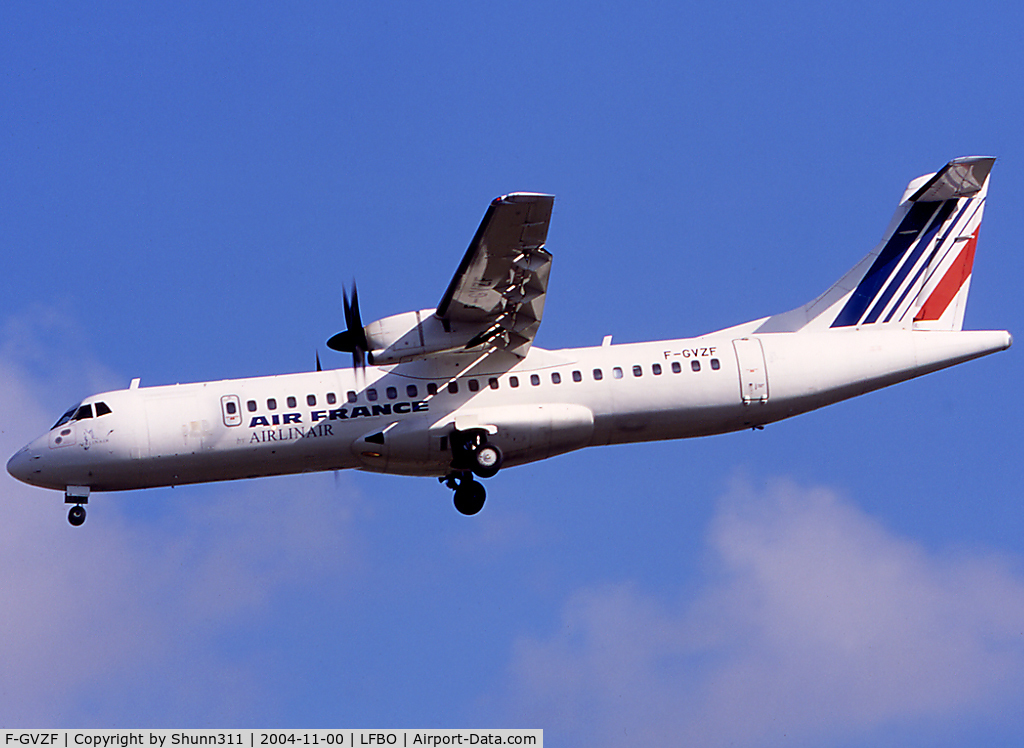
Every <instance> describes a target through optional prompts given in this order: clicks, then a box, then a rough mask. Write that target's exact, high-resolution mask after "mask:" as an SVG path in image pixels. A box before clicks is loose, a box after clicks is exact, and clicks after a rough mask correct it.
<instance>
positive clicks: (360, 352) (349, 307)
mask: <svg viewBox="0 0 1024 748" xmlns="http://www.w3.org/2000/svg"><path fill="white" fill-rule="evenodd" d="M341 298H342V302H343V303H344V306H345V324H346V325H347V326H348V329H347V330H344V331H343V332H339V333H338V334H337V335H334V336H333V337H331V339H330V340H328V341H327V347H328V348H330V349H331V350H334V351H341V352H342V353H351V354H352V366H353V367H354V368H360V369H361V368H363V367H365V366H366V353H367V351H368V350H369V348H370V344H369V342H368V341H367V340H366V330H364V329H363V320H362V315H360V314H359V292H358V291H357V290H356V283H355V281H352V300H351V302H350V301H349V298H348V293H347V292H346V291H345V289H344V287H342V289H341Z"/></svg>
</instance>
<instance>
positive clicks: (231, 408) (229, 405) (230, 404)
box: [224, 400, 238, 416]
mask: <svg viewBox="0 0 1024 748" xmlns="http://www.w3.org/2000/svg"><path fill="white" fill-rule="evenodd" d="M224 410H226V411H227V414H228V415H229V416H233V415H234V414H235V413H236V412H238V406H237V405H235V403H234V401H233V400H228V401H227V402H226V403H224Z"/></svg>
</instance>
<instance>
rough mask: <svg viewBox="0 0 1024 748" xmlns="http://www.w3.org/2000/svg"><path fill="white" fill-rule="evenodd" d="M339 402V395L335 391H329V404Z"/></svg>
mask: <svg viewBox="0 0 1024 748" xmlns="http://www.w3.org/2000/svg"><path fill="white" fill-rule="evenodd" d="M337 403H338V396H337V395H335V394H334V393H333V392H328V393H327V404H328V405H336V404H337Z"/></svg>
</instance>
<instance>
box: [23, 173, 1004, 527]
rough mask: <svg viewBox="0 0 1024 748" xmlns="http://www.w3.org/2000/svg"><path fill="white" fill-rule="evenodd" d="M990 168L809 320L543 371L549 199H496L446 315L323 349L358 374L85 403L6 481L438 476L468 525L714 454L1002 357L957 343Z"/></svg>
mask: <svg viewBox="0 0 1024 748" xmlns="http://www.w3.org/2000/svg"><path fill="white" fill-rule="evenodd" d="M994 162H995V159H994V158H989V157H982V156H971V157H966V158H958V159H956V160H954V161H950V162H949V163H948V164H946V166H944V167H943V168H942V169H941V170H940V171H939V172H937V173H935V174H928V175H925V176H922V177H918V178H917V179H914V180H913V181H911V182H910V184H909V185H908V186H907V189H906V191H905V192H904V194H903V197H902V198H901V200H900V203H899V206H898V207H897V208H896V214H895V215H894V216H893V218H892V221H891V222H890V224H889V227H888V230H887V231H886V233H885V235H884V237H883V239H882V241H881V243H879V244H878V246H877V247H875V248H874V249H873V250H872V251H871V252H870V253H868V255H867V256H866V257H864V259H862V260H861V261H860V262H858V263H857V264H856V265H855V266H854V267H853V269H852V270H850V271H849V272H848V273H847V274H846V275H844V276H843V277H842V278H840V279H839V281H837V282H836V283H835V284H834V285H833V286H832V287H831V288H829V289H828V290H827V291H825V293H823V294H822V295H821V296H819V297H818V298H817V299H815V300H813V301H811V302H809V303H807V304H804V305H803V306H801V307H799V308H797V309H794V310H792V311H789V312H785V313H783V314H776V315H773V316H770V317H763V318H761V319H757V320H753V321H751V322H746V323H744V324H741V325H737V326H735V327H730V328H726V329H724V330H719V331H717V332H711V333H708V334H706V335H701V336H700V337H697V338H689V339H679V340H659V341H654V342H649V343H631V344H626V345H612V344H611V336H608V337H606V338H605V340H604V342H603V343H602V345H600V346H595V347H589V348H567V349H562V350H543V349H541V348H538V347H537V346H534V345H532V343H533V339H534V336H535V335H536V333H537V328H538V327H539V326H540V321H541V316H542V313H543V311H544V299H545V294H546V293H547V286H548V274H549V271H550V267H551V255H550V254H549V253H548V252H547V250H546V249H545V247H544V244H545V241H546V239H547V233H548V223H549V221H550V218H551V210H552V206H553V204H554V198H553V197H552V196H551V195H541V194H535V193H527V192H517V193H512V194H509V195H505V196H503V197H499V198H497V199H495V200H494V201H493V202H492V203H491V205H490V207H489V208H488V209H487V212H486V214H485V215H484V218H483V222H482V223H481V224H480V228H479V229H478V230H477V232H476V235H475V236H474V237H473V240H472V242H471V243H470V245H469V249H468V250H467V251H466V254H465V256H464V257H463V258H462V262H461V264H460V265H459V267H458V270H457V271H456V273H455V277H454V278H453V279H452V281H451V283H450V285H449V286H448V289H447V290H446V291H445V292H444V295H443V296H442V297H441V303H440V304H438V305H437V308H436V309H423V310H420V311H413V312H405V313H403V314H397V315H394V316H392V317H385V318H384V319H380V320H377V321H376V322H371V323H370V324H368V325H364V324H363V322H362V318H361V315H360V312H359V297H358V294H357V293H356V289H355V286H354V284H353V287H352V292H351V298H350V297H349V295H348V293H345V292H343V305H344V315H345V321H346V324H347V329H346V330H345V331H344V332H340V333H338V334H337V335H335V336H334V337H332V338H331V339H330V340H329V341H328V346H329V347H330V348H332V349H334V350H338V351H343V352H348V353H351V354H352V356H353V366H352V367H351V368H349V367H347V366H346V367H343V368H338V369H334V370H328V371H322V370H320V365H319V356H318V357H317V371H314V372H307V373H299V374H287V375H281V376H271V377H257V378H252V379H230V380H224V381H219V382H200V383H195V384H177V385H171V386H160V387H141V386H140V384H139V380H138V379H134V380H132V383H131V386H130V387H129V388H128V389H126V390H118V391H115V392H104V393H102V394H99V395H93V396H91V397H87V398H86V399H85V400H83V401H82V402H81V403H78V404H76V405H74V406H73V407H71V408H69V409H68V411H67V412H66V413H64V415H62V416H61V417H60V419H59V420H58V421H57V423H55V424H54V426H53V428H51V429H50V431H49V432H47V433H46V434H44V435H43V436H40V437H39V438H38V439H36V440H35V441H33V442H31V443H30V444H28V445H27V446H26V447H24V448H23V449H22V450H21V451H19V452H18V453H17V454H15V455H14V456H13V457H12V458H11V459H10V461H9V462H8V463H7V469H8V471H9V472H10V473H11V475H13V476H14V477H16V478H18V479H19V480H22V481H24V482H26V483H30V484H32V485H36V486H42V487H44V488H51V489H57V490H62V491H64V497H65V499H64V500H65V502H66V503H68V504H71V505H72V506H71V508H70V511H69V513H68V519H69V521H70V522H71V524H72V525H80V524H82V522H84V521H85V508H84V506H83V505H84V504H86V503H87V502H88V499H89V496H90V494H91V492H94V491H96V492H98V491H122V490H130V489H138V488H149V487H153V486H175V485H182V484H186V483H201V482H205V481H221V480H235V479H240V478H255V477H259V476H267V475H281V474H286V473H300V472H310V471H317V470H342V469H346V468H354V469H357V470H369V471H374V472H382V473H398V474H403V475H421V476H435V477H438V478H439V479H440V480H441V481H442V482H444V483H446V484H447V485H448V487H449V488H451V489H453V490H454V492H455V507H456V508H457V509H458V510H459V511H460V512H462V513H463V514H475V513H477V512H478V511H480V509H481V508H482V507H483V504H484V498H485V491H484V487H483V485H482V484H481V483H480V482H479V481H478V480H476V478H488V477H490V476H493V475H494V474H495V473H497V472H498V470H499V469H505V468H509V467H513V466H515V465H522V464H524V463H528V462H533V461H535V460H541V459H544V458H546V457H551V456H553V455H557V454H561V453H564V452H570V451H572V450H576V449H581V448H583V447H591V446H597V445H607V444H622V443H626V442H641V441H652V440H658V439H681V438H686V437H695V436H707V435H710V434H721V433H725V432H730V431H737V430H740V429H749V428H760V427H762V426H764V425H765V424H767V423H771V422H773V421H778V420H781V419H783V418H789V417H790V416H795V415H797V414H798V413H805V412H807V411H810V410H814V409H815V408H821V407H823V406H825V405H829V404H831V403H835V402H838V401H840V400H845V399H847V398H850V397H854V396H855V395H861V394H864V393H866V392H870V391H872V390H876V389H879V388H881V387H886V386H888V385H891V384H895V383H897V382H902V381H904V380H907V379H911V378H913V377H918V376H921V375H922V374H927V373H929V372H932V371H935V370H937V369H942V368H945V367H947V366H953V365H954V364H959V363H962V362H964V361H968V360H970V359H974V358H978V357H979V356H984V355H987V354H989V353H995V352H996V351H1001V350H1004V349H1006V348H1008V347H1009V346H1010V343H1011V337H1010V334H1009V333H1008V332H1006V331H972V332H967V331H963V330H962V326H963V319H964V307H965V305H966V302H967V292H968V288H969V286H970V282H971V270H972V267H973V262H974V252H975V247H976V245H977V241H978V227H979V225H980V224H981V218H982V212H983V211H984V208H985V196H986V194H987V191H988V177H989V172H990V171H991V169H992V165H993V163H994Z"/></svg>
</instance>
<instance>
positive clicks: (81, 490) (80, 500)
mask: <svg viewBox="0 0 1024 748" xmlns="http://www.w3.org/2000/svg"><path fill="white" fill-rule="evenodd" d="M64 503H65V504H74V506H73V507H71V509H69V510H68V522H70V523H71V526H72V527H79V526H81V524H82V523H83V522H85V507H84V506H82V504H88V503H89V487H88V486H68V487H67V488H65V489H64Z"/></svg>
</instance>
